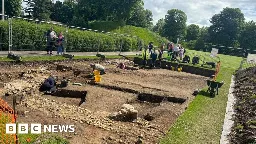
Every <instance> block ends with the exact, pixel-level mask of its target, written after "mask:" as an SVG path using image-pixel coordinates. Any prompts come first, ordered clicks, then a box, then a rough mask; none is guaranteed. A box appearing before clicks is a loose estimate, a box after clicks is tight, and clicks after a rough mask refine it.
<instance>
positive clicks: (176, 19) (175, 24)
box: [163, 9, 187, 41]
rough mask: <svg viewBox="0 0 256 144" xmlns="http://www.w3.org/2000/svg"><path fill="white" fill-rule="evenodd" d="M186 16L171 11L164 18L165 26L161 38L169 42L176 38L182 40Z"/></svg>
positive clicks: (179, 12)
mask: <svg viewBox="0 0 256 144" xmlns="http://www.w3.org/2000/svg"><path fill="white" fill-rule="evenodd" d="M186 22H187V15H186V14H185V13H184V12H183V11H181V10H178V9H172V10H169V11H168V12H167V15H166V16H165V24H164V26H163V36H165V37H167V38H168V39H170V40H171V41H176V40H177V38H181V39H182V38H184V37H185V32H186Z"/></svg>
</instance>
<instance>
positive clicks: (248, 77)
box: [230, 67, 256, 144]
mask: <svg viewBox="0 0 256 144" xmlns="http://www.w3.org/2000/svg"><path fill="white" fill-rule="evenodd" d="M234 95H235V97H236V99H237V100H236V101H237V102H236V104H235V113H236V114H235V117H234V126H233V129H232V132H231V134H230V139H231V143H236V144H249V143H251V144H253V143H256V67H254V68H249V69H246V70H243V71H239V72H237V74H236V82H235V91H234Z"/></svg>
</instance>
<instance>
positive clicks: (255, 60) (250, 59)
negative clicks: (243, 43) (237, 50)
mask: <svg viewBox="0 0 256 144" xmlns="http://www.w3.org/2000/svg"><path fill="white" fill-rule="evenodd" d="M247 62H248V63H256V54H248V57H247Z"/></svg>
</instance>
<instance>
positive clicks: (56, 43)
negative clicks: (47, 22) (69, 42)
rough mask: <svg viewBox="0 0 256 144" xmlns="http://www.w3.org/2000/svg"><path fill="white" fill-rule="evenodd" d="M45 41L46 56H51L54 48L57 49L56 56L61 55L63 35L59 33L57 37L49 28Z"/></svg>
mask: <svg viewBox="0 0 256 144" xmlns="http://www.w3.org/2000/svg"><path fill="white" fill-rule="evenodd" d="M45 37H46V41H47V47H46V51H47V54H50V55H52V54H53V53H52V51H53V50H54V48H55V47H57V55H62V54H63V49H64V47H63V43H64V36H63V33H62V32H60V33H59V35H58V36H57V34H56V32H55V31H54V30H53V28H51V29H50V30H48V31H47V33H46V35H45Z"/></svg>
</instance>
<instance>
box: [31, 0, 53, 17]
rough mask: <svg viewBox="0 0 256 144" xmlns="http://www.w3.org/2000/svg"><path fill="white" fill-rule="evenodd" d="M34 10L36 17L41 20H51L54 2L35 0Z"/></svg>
mask: <svg viewBox="0 0 256 144" xmlns="http://www.w3.org/2000/svg"><path fill="white" fill-rule="evenodd" d="M33 2H34V3H33V4H32V7H33V12H32V15H33V17H34V18H37V19H39V20H49V19H50V15H51V11H52V8H53V3H52V1H51V0H33Z"/></svg>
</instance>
